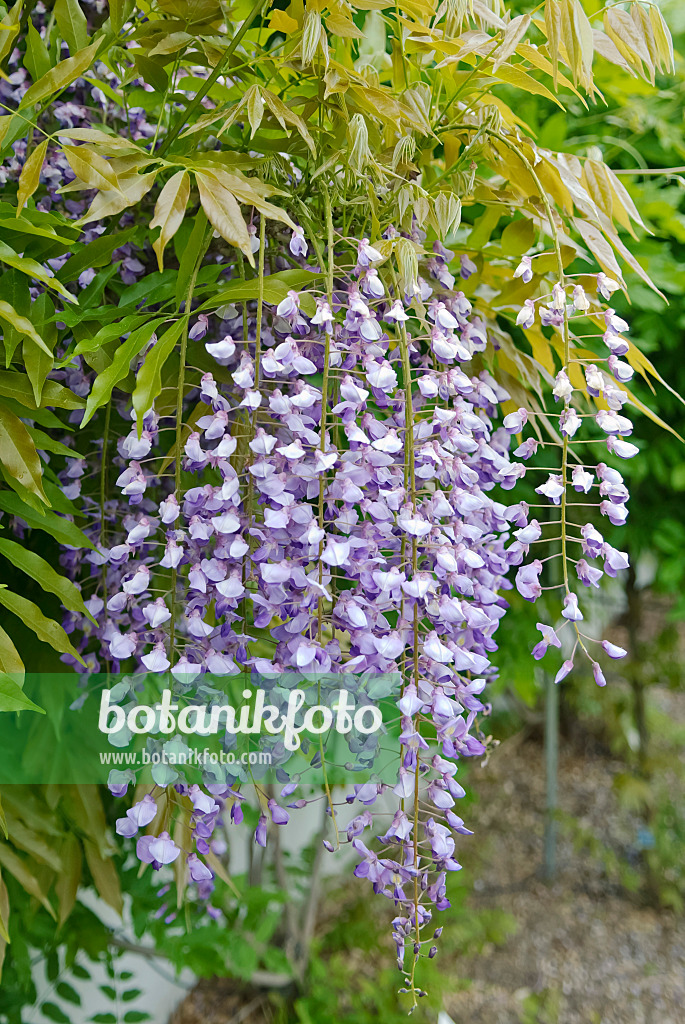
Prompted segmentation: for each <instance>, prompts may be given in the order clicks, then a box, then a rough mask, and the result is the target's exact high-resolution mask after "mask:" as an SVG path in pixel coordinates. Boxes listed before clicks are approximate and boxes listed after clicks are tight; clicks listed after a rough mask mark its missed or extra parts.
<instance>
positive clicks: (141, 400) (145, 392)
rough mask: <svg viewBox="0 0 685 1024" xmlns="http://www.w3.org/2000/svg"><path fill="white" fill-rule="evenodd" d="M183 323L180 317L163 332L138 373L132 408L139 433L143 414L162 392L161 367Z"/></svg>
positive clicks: (179, 335) (179, 333) (179, 334)
mask: <svg viewBox="0 0 685 1024" xmlns="http://www.w3.org/2000/svg"><path fill="white" fill-rule="evenodd" d="M185 323H186V321H185V318H183V317H182V318H181V319H180V320H177V321H176V323H174V324H172V325H171V327H170V328H169V329H168V331H165V333H164V334H163V335H162V337H161V338H160V339H159V341H157V342H155V344H154V345H153V346H152V348H151V349H150V351H149V352H148V354H147V355H146V357H145V362H144V363H143V365H142V366H141V368H140V370H139V371H138V374H137V377H136V389H135V391H134V392H133V408H134V409H135V411H136V416H137V421H138V431H139V432H140V431H141V430H142V429H143V418H144V416H145V413H146V412H147V411H148V410H149V409H151V408H152V406H153V404H154V401H155V399H156V398H157V396H158V395H159V394H160V392H161V390H162V367H163V366H164V364H165V362H166V361H167V359H168V358H169V356H170V355H171V353H172V352H173V350H174V345H175V344H176V342H177V341H178V339H179V338H180V337H181V332H182V331H183V327H184V325H185Z"/></svg>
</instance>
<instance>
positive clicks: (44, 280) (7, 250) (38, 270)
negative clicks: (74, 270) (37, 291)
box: [0, 240, 78, 305]
mask: <svg viewBox="0 0 685 1024" xmlns="http://www.w3.org/2000/svg"><path fill="white" fill-rule="evenodd" d="M0 263H6V264H7V266H8V267H14V268H15V269H16V270H21V272H22V274H27V275H28V276H29V277H35V279H36V281H40V283H41V284H44V285H45V287H46V288H51V289H52V290H53V291H56V292H58V294H59V295H61V296H62V298H63V299H66V300H67V301H68V302H73V303H75V304H76V305H78V302H77V300H76V297H75V296H74V295H72V294H71V292H70V291H67V289H66V288H65V287H64V285H63V284H62V283H61V282H60V281H58V280H57V278H56V277H55V276H54V274H53V275H52V276H51V275H50V274H49V273H48V272H47V270H46V269H45V267H43V266H41V264H40V263H37V262H36V260H32V259H30V258H29V257H28V256H20V255H19V253H18V252H15V251H14V249H12V248H11V247H10V246H9V245H7V243H6V242H3V241H1V240H0Z"/></svg>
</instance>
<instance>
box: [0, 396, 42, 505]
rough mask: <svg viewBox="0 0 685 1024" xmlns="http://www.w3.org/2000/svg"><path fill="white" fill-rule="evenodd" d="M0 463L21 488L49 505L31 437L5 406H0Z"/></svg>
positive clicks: (16, 417)
mask: <svg viewBox="0 0 685 1024" xmlns="http://www.w3.org/2000/svg"><path fill="white" fill-rule="evenodd" d="M0 462H2V464H3V466H4V467H5V469H6V470H7V472H8V473H9V475H10V476H11V477H13V478H14V479H15V480H18V481H19V483H20V484H21V485H22V487H25V488H26V490H27V491H30V492H31V493H32V494H35V495H36V496H37V497H38V498H40V500H41V501H42V502H44V503H45V504H46V505H49V504H50V502H49V501H48V499H47V496H46V494H45V491H44V490H43V482H42V472H41V467H40V459H39V458H38V453H37V452H36V448H35V445H34V443H33V441H32V440H31V435H30V434H29V432H28V430H27V429H26V427H25V426H24V424H23V423H22V422H21V420H20V419H19V417H18V416H15V415H14V413H13V412H11V410H10V409H8V408H7V406H6V405H2V404H0Z"/></svg>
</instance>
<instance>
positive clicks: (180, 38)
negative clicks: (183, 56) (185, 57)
mask: <svg viewBox="0 0 685 1024" xmlns="http://www.w3.org/2000/svg"><path fill="white" fill-rule="evenodd" d="M194 38H195V36H192V35H191V34H190V33H189V32H170V33H169V34H168V35H166V36H164V38H163V39H162V40H161V42H159V43H157V45H156V46H155V47H154V49H152V50H150V52H149V53H148V57H154V55H155V54H159V55H160V56H163V55H165V54H167V53H177V52H178V50H182V49H183V47H184V46H187V45H188V44H189V43H192V42H193V40H194Z"/></svg>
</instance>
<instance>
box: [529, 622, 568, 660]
mask: <svg viewBox="0 0 685 1024" xmlns="http://www.w3.org/2000/svg"><path fill="white" fill-rule="evenodd" d="M537 628H538V629H539V630H540V632H541V633H542V640H540V642H539V643H537V644H536V645H535V647H534V648H533V657H534V658H535V660H536V661H539V660H540V658H542V657H544V655H545V654H546V653H547V648H548V647H561V640H560V639H559V637H558V636H557V634H556V630H554V629H552V627H551V626H546V625H545V624H544V623H543V622H538V623H537Z"/></svg>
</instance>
